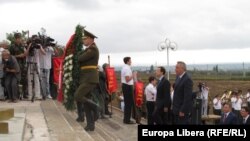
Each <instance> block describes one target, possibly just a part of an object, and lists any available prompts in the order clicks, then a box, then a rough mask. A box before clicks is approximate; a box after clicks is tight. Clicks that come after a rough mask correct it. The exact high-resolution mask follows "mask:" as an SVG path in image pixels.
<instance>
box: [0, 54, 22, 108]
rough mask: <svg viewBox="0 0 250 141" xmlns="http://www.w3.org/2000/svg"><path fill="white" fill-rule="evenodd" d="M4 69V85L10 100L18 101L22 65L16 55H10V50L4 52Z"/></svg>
mask: <svg viewBox="0 0 250 141" xmlns="http://www.w3.org/2000/svg"><path fill="white" fill-rule="evenodd" d="M2 58H3V64H4V67H3V70H4V85H5V88H6V90H7V93H8V97H9V102H14V103H16V102H17V99H18V98H17V97H18V92H17V90H18V88H17V82H18V81H19V80H20V79H21V75H20V67H19V65H18V63H17V60H16V58H15V57H14V56H12V55H10V52H9V51H8V50H4V51H3V52H2Z"/></svg>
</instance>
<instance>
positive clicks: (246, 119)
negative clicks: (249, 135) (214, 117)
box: [240, 107, 250, 125]
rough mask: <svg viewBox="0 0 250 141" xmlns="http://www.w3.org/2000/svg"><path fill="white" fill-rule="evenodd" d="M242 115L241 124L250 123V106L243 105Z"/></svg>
mask: <svg viewBox="0 0 250 141" xmlns="http://www.w3.org/2000/svg"><path fill="white" fill-rule="evenodd" d="M240 115H241V117H242V118H241V119H240V124H243V125H250V117H249V108H248V107H241V110H240Z"/></svg>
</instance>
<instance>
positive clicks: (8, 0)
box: [0, 0, 38, 4]
mask: <svg viewBox="0 0 250 141" xmlns="http://www.w3.org/2000/svg"><path fill="white" fill-rule="evenodd" d="M34 1H38V0H1V1H0V4H8V3H23V2H34Z"/></svg>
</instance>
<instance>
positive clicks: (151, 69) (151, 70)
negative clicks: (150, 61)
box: [149, 65, 154, 73]
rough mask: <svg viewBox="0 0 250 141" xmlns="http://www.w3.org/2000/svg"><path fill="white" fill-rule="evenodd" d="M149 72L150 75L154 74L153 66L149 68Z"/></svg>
mask: <svg viewBox="0 0 250 141" xmlns="http://www.w3.org/2000/svg"><path fill="white" fill-rule="evenodd" d="M149 72H150V73H152V72H154V66H153V65H151V66H150V70H149Z"/></svg>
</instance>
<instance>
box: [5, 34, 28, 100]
mask: <svg viewBox="0 0 250 141" xmlns="http://www.w3.org/2000/svg"><path fill="white" fill-rule="evenodd" d="M14 38H15V42H14V43H13V44H12V45H11V46H10V48H9V51H10V54H11V55H13V56H15V57H16V60H17V62H18V64H19V66H20V72H21V80H20V81H19V83H20V84H21V85H22V91H23V97H22V98H28V90H27V67H26V56H27V53H26V48H25V47H24V45H23V43H22V36H21V33H15V34H14Z"/></svg>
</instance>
